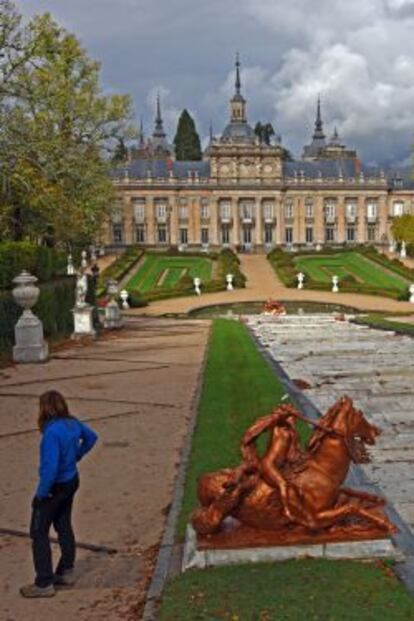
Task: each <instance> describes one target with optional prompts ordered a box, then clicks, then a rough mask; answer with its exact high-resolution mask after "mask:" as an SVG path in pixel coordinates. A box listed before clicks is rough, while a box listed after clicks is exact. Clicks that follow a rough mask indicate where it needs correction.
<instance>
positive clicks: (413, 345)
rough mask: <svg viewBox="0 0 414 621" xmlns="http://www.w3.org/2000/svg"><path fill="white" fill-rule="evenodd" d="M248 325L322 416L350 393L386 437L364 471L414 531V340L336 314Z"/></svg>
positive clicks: (257, 319) (260, 319)
mask: <svg viewBox="0 0 414 621" xmlns="http://www.w3.org/2000/svg"><path fill="white" fill-rule="evenodd" d="M247 322H248V325H249V327H250V328H251V330H252V331H253V333H254V334H255V335H256V337H257V339H258V340H259V342H260V343H261V344H262V345H263V346H264V347H266V348H267V351H268V352H269V354H270V355H271V357H272V358H273V359H274V360H275V361H276V362H278V363H280V364H281V366H282V367H283V369H284V370H285V372H286V373H287V374H288V375H289V377H290V378H291V379H292V380H294V379H300V380H304V381H305V382H307V383H308V384H309V388H307V389H306V390H305V391H304V392H305V394H306V396H307V397H308V398H309V399H310V400H311V401H312V402H313V404H314V405H315V406H316V407H317V408H318V409H319V410H320V411H321V412H325V411H326V410H327V409H328V407H329V406H331V405H332V404H333V403H334V401H335V400H336V399H337V398H338V397H340V396H341V395H343V394H347V395H349V396H350V397H351V398H352V399H353V400H354V402H355V404H356V405H357V406H358V407H359V408H361V409H362V410H363V412H364V413H365V415H366V416H367V418H368V419H369V420H371V421H372V422H373V423H375V424H376V425H378V426H379V427H380V428H381V429H382V431H383V433H382V435H381V436H380V437H379V438H378V441H377V444H376V446H375V447H370V454H371V456H372V462H371V463H370V464H367V465H364V466H363V468H364V470H365V473H366V474H367V476H368V478H369V479H370V480H371V481H372V482H373V483H376V484H377V485H378V486H379V487H380V488H381V489H382V491H383V493H384V494H385V496H386V497H387V498H388V500H389V501H390V502H391V503H392V504H393V505H394V507H395V509H396V510H397V511H398V513H399V514H400V516H401V518H402V519H403V520H404V521H405V522H406V523H407V525H409V527H410V528H411V532H412V533H414V339H412V338H410V337H408V336H397V335H395V334H394V333H393V332H383V331H379V330H373V329H370V328H368V327H365V326H358V325H356V324H352V323H350V322H349V321H337V320H335V317H334V316H333V315H328V314H320V315H316V314H312V315H287V316H284V317H281V318H274V317H270V316H269V317H267V316H263V315H261V316H260V315H255V316H250V317H249V318H248V320H247Z"/></svg>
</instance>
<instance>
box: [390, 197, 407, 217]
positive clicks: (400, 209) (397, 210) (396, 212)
mask: <svg viewBox="0 0 414 621" xmlns="http://www.w3.org/2000/svg"><path fill="white" fill-rule="evenodd" d="M392 215H393V216H395V217H396V218H398V217H399V216H402V215H404V203H403V202H402V201H398V202H396V203H394V204H393V206H392Z"/></svg>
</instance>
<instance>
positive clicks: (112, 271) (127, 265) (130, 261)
mask: <svg viewBox="0 0 414 621" xmlns="http://www.w3.org/2000/svg"><path fill="white" fill-rule="evenodd" d="M143 255H144V251H143V250H142V248H140V247H138V246H131V247H130V248H128V249H127V250H125V252H124V253H122V254H121V255H120V256H119V257H118V258H117V259H115V261H114V262H113V263H112V264H111V265H109V266H108V267H107V268H106V269H104V270H102V272H101V273H100V275H99V282H98V286H97V288H96V295H97V297H101V296H102V295H104V294H105V293H106V286H107V282H108V280H110V279H111V278H112V279H113V280H116V281H117V282H118V283H119V281H120V280H122V279H123V278H124V276H126V274H127V273H128V272H129V270H130V269H132V268H133V267H134V265H135V264H136V263H138V261H139V260H140V259H141V257H142V256H143Z"/></svg>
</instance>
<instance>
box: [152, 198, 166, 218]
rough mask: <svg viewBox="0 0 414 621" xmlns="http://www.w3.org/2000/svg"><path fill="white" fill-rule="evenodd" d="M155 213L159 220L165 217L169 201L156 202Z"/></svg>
mask: <svg viewBox="0 0 414 621" xmlns="http://www.w3.org/2000/svg"><path fill="white" fill-rule="evenodd" d="M155 214H156V216H157V218H158V220H162V219H165V218H166V216H167V203H166V202H165V201H162V202H156V204H155Z"/></svg>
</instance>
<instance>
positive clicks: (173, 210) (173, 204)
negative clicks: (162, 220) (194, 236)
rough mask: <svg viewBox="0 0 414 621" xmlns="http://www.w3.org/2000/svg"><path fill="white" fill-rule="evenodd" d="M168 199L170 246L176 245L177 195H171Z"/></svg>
mask: <svg viewBox="0 0 414 621" xmlns="http://www.w3.org/2000/svg"><path fill="white" fill-rule="evenodd" d="M169 200H170V203H169V209H170V212H169V213H170V218H169V220H170V243H171V245H172V246H178V239H179V237H178V196H177V195H176V196H171V197H170V199H169Z"/></svg>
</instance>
